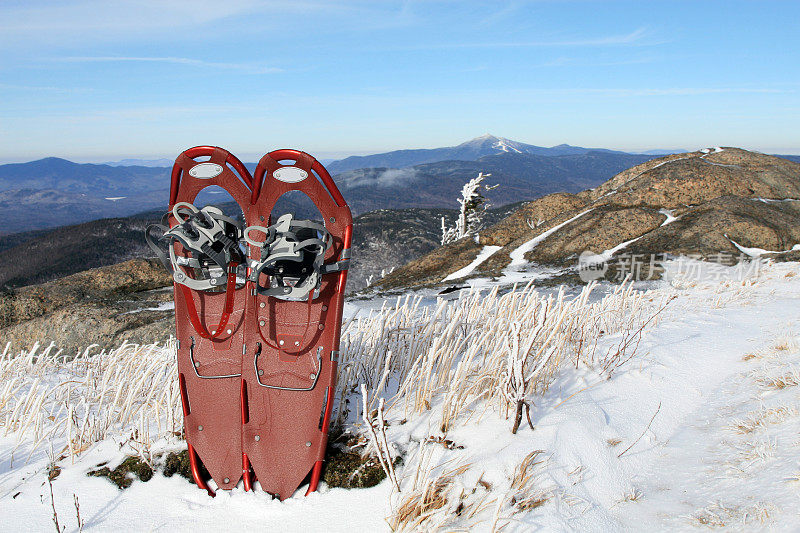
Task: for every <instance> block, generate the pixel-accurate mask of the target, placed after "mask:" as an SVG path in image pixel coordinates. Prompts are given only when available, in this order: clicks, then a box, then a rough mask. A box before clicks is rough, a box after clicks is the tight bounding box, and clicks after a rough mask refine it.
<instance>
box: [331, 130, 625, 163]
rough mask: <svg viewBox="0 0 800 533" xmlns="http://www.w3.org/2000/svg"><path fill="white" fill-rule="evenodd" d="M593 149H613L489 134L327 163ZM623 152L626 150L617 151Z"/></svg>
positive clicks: (473, 157) (418, 160) (571, 152)
mask: <svg viewBox="0 0 800 533" xmlns="http://www.w3.org/2000/svg"><path fill="white" fill-rule="evenodd" d="M592 151H602V152H612V153H614V151H613V150H605V149H594V148H583V147H580V146H570V145H569V144H559V145H558V146H553V147H551V148H545V147H542V146H535V145H533V144H525V143H522V142H518V141H512V140H511V139H506V138H504V137H496V136H494V135H490V134H488V133H487V134H486V135H481V136H480V137H475V138H474V139H471V140H469V141H466V142H463V143H461V144H459V145H458V146H448V147H444V148H426V149H418V150H395V151H393V152H385V153H381V154H373V155H366V156H351V157H347V158H345V159H341V160H339V161H334V162H332V163H330V164H328V165H327V168H328V170H330V171H331V172H335V173H338V172H345V171H348V170H354V169H357V168H370V167H372V168H375V167H379V168H404V167H410V166H413V165H421V164H425V163H438V162H440V161H476V160H477V159H479V158H481V157H484V156H487V155H496V154H502V153H518V154H530V155H542V156H560V155H581V154H586V153H588V152H592ZM616 153H623V152H616Z"/></svg>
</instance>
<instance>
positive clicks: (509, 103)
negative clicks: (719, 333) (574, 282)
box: [0, 0, 800, 162]
mask: <svg viewBox="0 0 800 533" xmlns="http://www.w3.org/2000/svg"><path fill="white" fill-rule="evenodd" d="M162 4H164V5H162ZM165 6H166V7H165ZM799 20H800V2H796V1H788V0H787V1H731V0H728V1H724V2H723V1H705V2H697V1H687V2H682V1H638V0H637V1H611V0H605V1H600V0H597V1H591V0H587V1H566V0H564V1H557V0H552V1H530V2H524V1H519V2H490V1H482V2H470V1H463V0H462V1H419V2H413V1H408V2H380V1H371V2H367V1H364V2H359V1H356V2H351V1H338V2H314V1H309V2H304V1H295V2H270V1H264V2H256V1H251V0H225V1H223V2H217V1H206V0H192V1H164V2H161V1H154V0H137V1H125V0H122V1H76V2H63V1H62V2H31V1H15V0H11V1H9V0H3V2H2V3H0V50H1V52H0V161H5V162H7V161H25V160H30V159H35V158H38V157H43V156H48V155H56V156H61V157H66V158H70V159H73V160H76V161H105V160H112V159H120V158H126V157H144V158H150V157H174V156H175V155H176V154H177V153H178V152H179V151H181V150H182V149H184V148H187V147H189V146H193V145H196V144H217V145H220V146H224V147H227V148H228V149H230V150H231V151H233V152H234V153H237V154H241V157H242V158H243V159H247V160H254V159H255V158H257V157H258V156H259V155H260V154H262V153H263V152H265V151H267V150H270V149H275V148H278V147H295V148H300V149H304V150H306V151H308V152H311V153H314V154H316V155H318V157H337V156H342V155H347V154H356V153H372V152H378V151H385V150H392V149H399V148H415V147H436V146H449V145H454V144H458V143H460V142H462V141H465V140H467V139H469V138H472V137H476V136H478V135H481V134H484V133H487V132H489V133H492V134H494V135H498V136H504V137H508V138H511V139H514V140H518V141H522V142H527V143H531V144H537V145H543V146H552V145H555V144H560V143H569V144H574V145H581V146H592V147H606V148H616V149H623V150H647V149H651V148H689V149H694V148H698V147H701V146H708V145H724V146H742V147H745V148H750V149H755V150H760V151H765V152H772V153H800V92H799V91H800V61H798V59H799V58H800V53H799V52H798V50H800V36H799V35H800V32H799V31H798V29H799V28H798V21H799Z"/></svg>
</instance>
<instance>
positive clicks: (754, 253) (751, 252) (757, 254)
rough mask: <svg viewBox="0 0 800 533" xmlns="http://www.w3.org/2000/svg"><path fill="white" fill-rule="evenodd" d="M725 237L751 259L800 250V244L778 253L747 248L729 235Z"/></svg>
mask: <svg viewBox="0 0 800 533" xmlns="http://www.w3.org/2000/svg"><path fill="white" fill-rule="evenodd" d="M725 237H727V238H728V240H729V241H731V243H732V244H733V245H734V246H736V248H738V249H739V251H740V252H742V253H743V254H745V255H749V256H750V257H760V256H762V255H764V254H787V253H789V252H794V251H797V250H800V244H795V245H794V246H792V247H791V248H789V249H788V250H778V251H772V250H764V249H763V248H748V247H747V246H742V245H741V244H739V243H738V242H736V241H734V240H733V239H731V238H730V237H728V236H727V235H726V236H725Z"/></svg>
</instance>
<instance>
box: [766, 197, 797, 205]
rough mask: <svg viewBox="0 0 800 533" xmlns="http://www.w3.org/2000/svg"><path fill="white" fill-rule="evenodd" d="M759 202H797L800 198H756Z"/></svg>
mask: <svg viewBox="0 0 800 533" xmlns="http://www.w3.org/2000/svg"><path fill="white" fill-rule="evenodd" d="M756 200H758V201H759V202H764V203H765V204H774V203H779V202H798V201H800V199H797V198H756Z"/></svg>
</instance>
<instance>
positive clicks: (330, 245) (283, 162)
mask: <svg viewBox="0 0 800 533" xmlns="http://www.w3.org/2000/svg"><path fill="white" fill-rule="evenodd" d="M202 156H210V159H209V160H208V161H202V162H198V161H197V159H198V158H200V157H202ZM211 185H217V186H219V187H222V188H223V189H224V190H226V191H227V192H228V193H230V195H231V196H232V197H233V199H234V200H235V201H236V203H237V204H238V205H239V207H241V208H242V212H243V213H244V215H245V220H244V222H243V223H240V222H238V221H237V220H235V219H233V218H231V217H228V216H225V215H224V214H223V213H222V212H221V211H220V210H219V209H217V208H215V207H211V206H208V207H203V208H198V207H196V206H194V205H193V203H192V202H194V200H195V198H196V197H197V194H198V193H199V192H200V191H201V190H202V189H204V188H205V187H208V186H211ZM289 191H301V192H303V193H305V194H306V195H307V196H308V197H309V198H310V199H311V200H312V201H313V202H314V204H315V206H316V207H317V208H318V209H319V211H320V213H321V215H322V220H319V221H311V220H296V219H294V218H293V217H292V216H291V215H284V216H281V217H279V218H278V219H277V220H275V221H274V224H272V225H269V223H270V222H272V220H271V213H272V210H273V208H274V206H275V203H276V202H277V200H278V199H279V198H280V197H281V196H282V195H283V194H285V193H287V192H289ZM265 222H266V225H265V224H264V223H265ZM157 227H159V228H160V229H161V230H162V231H163V236H162V237H161V238H160V239H159V240H164V241H167V242H168V244H169V256H168V257H167V254H165V253H164V252H163V251H161V249H159V248H158V247H157V245H156V244H155V242H154V241H153V239H152V238H151V236H150V231H151V229H152V228H153V226H151V227H150V228H148V231H147V240H148V242H149V243H150V244H151V246H152V247H153V249H154V250H156V251H157V253H158V255H159V257H160V258H161V260H162V262H163V263H164V264H165V266H166V267H167V268H168V269H169V270H170V271H172V272H173V278H174V291H175V322H176V335H177V339H178V373H179V376H178V379H179V382H180V388H181V397H182V400H183V411H184V417H185V431H186V441H187V443H188V445H189V457H190V460H191V466H192V475H193V477H194V479H195V482H196V483H197V485H198V486H199V487H201V488H205V489H206V490H208V491H209V494H212V495H213V491H212V489H211V488H210V487H209V486H208V483H207V479H206V478H205V476H204V470H203V467H205V469H207V471H208V473H209V474H210V477H211V478H213V480H214V482H215V483H216V485H217V487H219V488H221V489H232V488H233V487H235V486H236V485H237V484H238V482H239V480H240V478H243V483H244V488H245V490H250V489H251V488H252V486H253V483H254V482H255V481H256V480H258V481H259V482H260V484H261V487H262V488H263V489H264V490H266V491H267V492H269V493H271V494H273V495H276V496H278V497H279V498H281V499H283V498H286V497H288V496H291V494H292V493H293V492H294V491H295V490H296V489H297V488H298V486H299V485H300V484H301V483H302V482H303V480H304V479H305V478H306V477H308V476H309V474H310V481H309V488H308V492H311V491H314V490H316V488H317V484H318V482H319V477H320V473H321V468H322V461H323V460H324V456H325V446H326V443H327V433H328V424H329V419H330V413H331V407H332V402H333V397H334V394H333V392H334V386H335V381H336V361H337V356H338V349H339V335H340V330H341V320H342V307H343V305H344V289H345V283H346V280H347V268H348V266H349V256H350V239H351V231H352V217H351V214H350V209H349V207H348V206H347V203H346V202H345V201H344V199H343V198H342V195H341V193H340V192H339V190H338V189H337V188H336V185H335V184H334V182H333V180H332V179H331V177H330V175H329V174H328V172H327V171H326V170H325V168H324V167H323V166H322V165H321V164H320V163H319V162H317V161H316V160H315V159H314V158H313V157H311V156H310V155H308V154H306V153H304V152H300V151H297V150H278V151H275V152H271V153H269V154H267V155H265V156H264V157H263V158H262V159H261V161H260V162H259V164H258V167H257V168H256V172H255V177H254V178H253V177H251V176H250V174H249V172H248V171H247V169H246V168H245V167H244V165H243V164H242V163H241V162H240V161H239V160H238V159H236V158H235V157H234V156H233V155H231V154H230V153H228V152H227V151H225V150H223V149H221V148H212V147H205V146H204V147H196V148H191V149H189V150H186V151H185V152H184V153H182V154H181V155H180V156H179V157H178V159H177V160H176V162H175V166H174V167H173V172H172V185H171V190H170V212H169V213H168V214H167V215H165V217H164V220H163V221H162V225H161V226H157Z"/></svg>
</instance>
